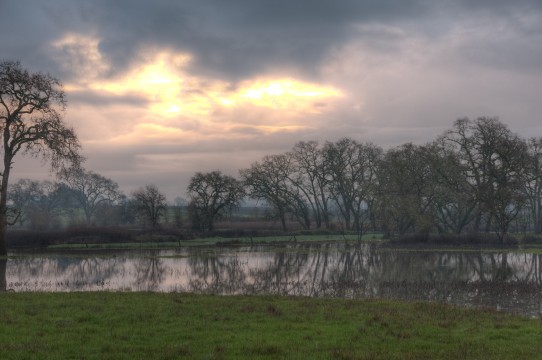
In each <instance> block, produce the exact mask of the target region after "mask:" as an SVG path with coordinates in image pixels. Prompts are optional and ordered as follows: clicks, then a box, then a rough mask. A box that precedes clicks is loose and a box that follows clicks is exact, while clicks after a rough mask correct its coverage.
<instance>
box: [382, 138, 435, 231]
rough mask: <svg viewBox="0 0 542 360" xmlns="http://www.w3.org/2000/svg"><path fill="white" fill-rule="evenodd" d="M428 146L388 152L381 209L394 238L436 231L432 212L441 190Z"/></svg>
mask: <svg viewBox="0 0 542 360" xmlns="http://www.w3.org/2000/svg"><path fill="white" fill-rule="evenodd" d="M431 160H432V151H431V149H430V148H429V147H427V146H419V145H414V144H412V143H407V144H404V145H402V146H399V147H396V148H394V149H390V150H388V151H387V152H386V155H385V157H384V159H383V162H382V165H381V168H380V172H379V180H380V185H379V187H380V192H381V198H380V208H381V211H382V217H383V224H384V226H385V229H386V232H388V233H389V234H390V235H391V234H392V233H394V232H397V233H398V234H399V235H403V234H405V233H408V232H417V233H424V234H427V233H429V232H431V231H433V230H434V227H435V222H434V218H433V214H432V209H433V205H434V202H435V200H436V196H437V190H438V188H439V186H438V182H437V181H436V170H435V168H434V167H433V165H434V163H433V162H432V161H431Z"/></svg>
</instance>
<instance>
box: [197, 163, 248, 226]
mask: <svg viewBox="0 0 542 360" xmlns="http://www.w3.org/2000/svg"><path fill="white" fill-rule="evenodd" d="M244 195H245V190H244V187H243V184H242V183H241V182H240V181H238V180H237V179H235V178H234V177H232V176H228V175H225V174H222V172H220V171H211V172H208V173H201V172H197V173H196V174H195V175H194V176H192V178H191V179H190V183H189V184H188V196H189V197H190V204H189V208H190V214H191V217H192V222H193V225H197V226H196V227H198V228H207V230H209V231H211V230H213V228H214V223H215V220H217V219H218V218H220V216H222V215H223V214H224V213H225V212H226V211H228V210H231V209H233V208H235V207H237V206H238V205H239V202H240V201H241V200H242V199H243V196H244Z"/></svg>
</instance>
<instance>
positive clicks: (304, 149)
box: [291, 141, 330, 228]
mask: <svg viewBox="0 0 542 360" xmlns="http://www.w3.org/2000/svg"><path fill="white" fill-rule="evenodd" d="M291 156H293V157H294V159H295V161H296V164H297V178H296V182H297V183H298V185H299V187H300V188H301V189H302V190H303V191H304V192H305V193H306V194H307V201H308V202H309V204H310V206H311V208H312V211H313V215H314V220H315V222H316V227H318V228H320V227H321V226H322V224H324V225H325V227H326V228H327V227H329V200H330V195H329V192H328V191H327V189H328V186H329V178H328V176H327V173H326V169H327V167H326V163H325V159H324V156H323V152H322V150H321V149H320V148H319V147H318V143H317V142H316V141H308V142H305V141H301V142H299V143H297V144H296V145H295V146H294V148H293V150H292V152H291Z"/></svg>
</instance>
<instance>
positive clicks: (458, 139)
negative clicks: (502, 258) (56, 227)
mask: <svg viewBox="0 0 542 360" xmlns="http://www.w3.org/2000/svg"><path fill="white" fill-rule="evenodd" d="M440 140H441V141H444V142H445V143H447V144H448V145H450V146H452V147H453V148H454V149H455V151H456V152H457V154H458V156H459V158H460V161H461V162H462V164H464V171H465V175H466V177H467V179H468V181H469V184H470V185H471V187H472V191H473V192H474V194H475V195H476V200H477V203H478V211H477V216H476V228H477V229H479V228H480V226H481V225H485V226H484V227H485V230H486V231H490V230H494V231H495V232H496V233H497V235H498V236H499V238H500V239H501V241H504V239H505V236H506V234H507V232H508V227H509V225H510V223H511V222H512V220H514V219H515V218H516V216H517V215H518V213H519V212H520V210H521V209H522V208H523V207H524V205H525V203H526V198H525V195H524V193H522V191H521V190H522V188H523V187H524V182H525V176H526V168H527V161H528V158H529V156H528V152H527V146H526V144H525V142H524V141H523V140H521V139H520V138H519V137H518V136H517V135H516V134H514V133H512V132H511V131H510V130H509V129H508V127H507V126H506V125H504V124H503V123H501V122H500V121H499V120H498V119H497V118H490V117H480V118H477V119H476V120H471V119H468V118H464V119H459V120H457V121H456V122H455V123H454V126H453V128H452V129H451V130H449V131H447V132H446V133H445V134H444V135H443V136H442V137H441V139H440ZM483 220H485V221H484V222H483Z"/></svg>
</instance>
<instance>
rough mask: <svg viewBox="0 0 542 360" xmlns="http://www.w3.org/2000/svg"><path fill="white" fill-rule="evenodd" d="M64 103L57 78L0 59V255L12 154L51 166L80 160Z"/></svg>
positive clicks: (4, 246) (3, 247) (3, 249)
mask: <svg viewBox="0 0 542 360" xmlns="http://www.w3.org/2000/svg"><path fill="white" fill-rule="evenodd" d="M65 107H66V98H65V94H64V91H63V90H62V86H61V84H60V82H59V81H58V80H57V79H56V78H54V77H52V76H50V75H48V74H43V73H31V72H29V71H27V70H25V69H23V68H22V67H21V65H20V63H19V62H14V61H3V62H1V63H0V136H1V145H2V151H3V154H2V157H3V163H2V167H1V169H0V179H1V184H0V256H1V255H6V254H7V243H6V236H5V235H6V230H7V226H8V207H7V192H8V184H9V177H10V175H11V169H12V166H13V162H14V159H15V156H16V155H17V154H18V153H20V152H22V153H25V154H28V155H32V156H38V157H41V158H42V159H43V160H44V161H48V162H50V164H51V166H52V168H53V169H59V168H61V167H62V166H63V165H64V164H66V162H68V163H79V162H80V161H81V156H80V154H79V151H80V144H79V141H78V139H77V136H76V134H75V132H74V130H73V129H72V128H70V127H69V126H67V124H66V123H65V122H64V121H63V119H62V113H63V111H64V109H65Z"/></svg>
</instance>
